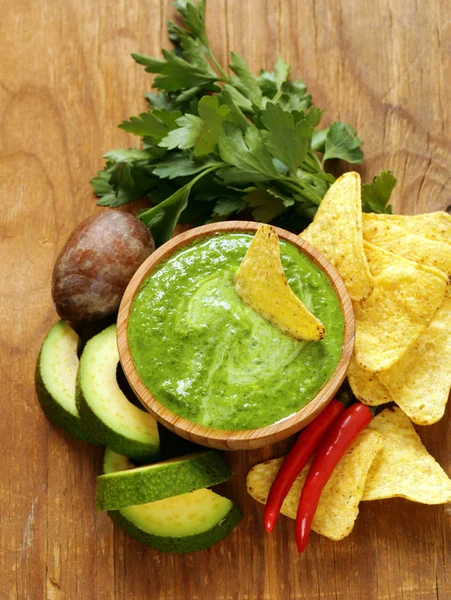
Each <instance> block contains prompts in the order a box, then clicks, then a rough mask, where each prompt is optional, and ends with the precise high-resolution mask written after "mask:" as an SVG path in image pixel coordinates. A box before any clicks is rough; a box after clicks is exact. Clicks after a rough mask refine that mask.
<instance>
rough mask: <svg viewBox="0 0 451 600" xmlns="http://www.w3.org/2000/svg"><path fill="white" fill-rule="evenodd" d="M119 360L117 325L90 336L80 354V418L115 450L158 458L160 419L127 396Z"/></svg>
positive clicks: (145, 457) (77, 389)
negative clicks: (119, 375) (120, 381)
mask: <svg viewBox="0 0 451 600" xmlns="http://www.w3.org/2000/svg"><path fill="white" fill-rule="evenodd" d="M118 363H119V353H118V350H117V344H116V325H111V326H110V327H107V328H106V329H104V330H103V331H101V332H100V333H98V334H97V335H96V336H94V337H93V338H92V339H90V340H89V342H88V343H87V344H86V346H85V348H84V350H83V353H82V355H81V359H80V366H79V368H78V374H77V387H76V395H75V397H76V403H77V408H78V411H79V413H80V416H81V419H82V421H83V423H84V424H85V425H86V427H87V428H88V429H89V431H90V432H91V434H92V435H93V436H94V437H95V439H97V440H98V441H99V442H100V443H102V444H104V445H105V446H108V447H109V448H111V449H112V450H114V451H115V452H118V453H120V454H125V455H126V456H129V457H130V458H134V459H137V460H139V459H147V460H155V459H156V458H157V457H158V453H159V448H160V439H159V434H158V426H157V422H156V420H155V419H154V418H153V417H152V416H151V415H150V414H149V413H148V412H146V411H144V410H141V409H140V408H138V407H137V406H135V405H134V404H132V403H131V402H129V400H127V397H126V396H125V394H124V393H123V392H122V390H121V389H120V387H119V384H118V382H117V378H116V371H117V366H118Z"/></svg>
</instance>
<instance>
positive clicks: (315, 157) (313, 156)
mask: <svg viewBox="0 0 451 600" xmlns="http://www.w3.org/2000/svg"><path fill="white" fill-rule="evenodd" d="M309 156H311V157H312V158H313V159H314V160H315V162H316V164H317V165H318V168H319V170H320V172H321V173H324V172H325V171H324V166H323V164H322V163H321V161H320V159H319V158H318V157H317V155H316V153H315V152H313V150H310V151H309Z"/></svg>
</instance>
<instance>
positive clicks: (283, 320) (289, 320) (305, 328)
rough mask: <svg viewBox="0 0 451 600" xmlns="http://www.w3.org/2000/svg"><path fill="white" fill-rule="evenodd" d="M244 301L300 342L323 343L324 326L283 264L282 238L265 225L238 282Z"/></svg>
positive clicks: (257, 235)
mask: <svg viewBox="0 0 451 600" xmlns="http://www.w3.org/2000/svg"><path fill="white" fill-rule="evenodd" d="M235 289H236V291H237V293H238V295H239V296H240V298H241V299H242V300H243V301H244V302H245V303H246V304H249V306H250V307H251V308H253V309H254V310H255V311H256V312H258V313H259V314H260V315H261V316H262V317H263V318H264V319H266V320H267V321H270V322H271V323H273V325H275V326H276V327H278V328H279V329H281V330H282V331H284V332H285V333H288V334H289V335H292V336H293V337H295V338H297V339H298V340H321V339H322V338H323V337H324V336H325V334H326V330H325V328H324V325H322V323H320V322H319V321H318V319H317V318H316V317H315V316H314V315H312V313H311V312H309V311H308V310H307V308H306V307H305V306H304V304H303V303H302V302H301V300H299V298H298V297H297V296H296V295H295V293H294V292H293V290H292V289H291V288H290V286H289V285H288V282H287V279H286V277H285V272H284V270H283V266H282V261H281V260H280V246H279V237H278V235H277V233H276V232H275V231H274V229H273V228H272V227H270V226H269V225H262V226H261V227H259V229H258V231H257V233H256V234H255V236H254V239H253V240H252V243H251V245H250V246H249V250H248V251H247V253H246V256H245V257H244V258H243V261H242V263H241V265H240V268H239V270H238V273H237V275H236V278H235Z"/></svg>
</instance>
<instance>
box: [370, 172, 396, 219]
mask: <svg viewBox="0 0 451 600" xmlns="http://www.w3.org/2000/svg"><path fill="white" fill-rule="evenodd" d="M396 183H397V179H396V177H395V176H394V175H393V174H392V172H391V171H381V173H380V174H379V175H376V176H375V177H374V178H373V181H372V182H371V183H365V184H364V185H362V210H363V212H374V213H391V212H392V207H391V205H389V204H388V202H389V200H390V196H391V194H392V192H393V190H394V188H395V185H396Z"/></svg>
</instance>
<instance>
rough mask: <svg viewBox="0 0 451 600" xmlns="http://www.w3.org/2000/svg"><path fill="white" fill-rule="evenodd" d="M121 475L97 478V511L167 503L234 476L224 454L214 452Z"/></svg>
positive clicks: (110, 474) (129, 471) (114, 474)
mask: <svg viewBox="0 0 451 600" xmlns="http://www.w3.org/2000/svg"><path fill="white" fill-rule="evenodd" d="M112 450H113V448H112ZM181 458H183V457H181ZM118 472H119V471H116V473H108V474H105V475H100V476H99V477H97V490H96V511H98V512H100V511H102V510H112V509H117V508H122V507H126V506H135V505H137V504H147V503H148V502H156V501H158V500H164V499H165V498H171V497H172V496H179V495H181V494H187V493H188V492H193V491H194V490H200V489H202V488H208V487H211V486H212V485H218V484H219V483H222V482H223V481H227V479H230V477H231V476H232V473H231V472H230V470H229V468H228V467H227V465H226V464H225V462H224V461H223V459H222V457H221V455H220V454H218V452H215V451H214V450H209V451H207V452H203V453H202V454H198V455H197V456H193V457H192V458H190V459H189V460H188V461H185V462H182V463H176V462H173V463H168V464H167V465H164V466H162V467H161V468H158V467H153V468H152V469H149V470H146V469H145V467H141V468H140V470H136V469H130V470H127V471H122V473H123V475H122V476H121V477H120V478H118V477H117V473H118Z"/></svg>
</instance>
